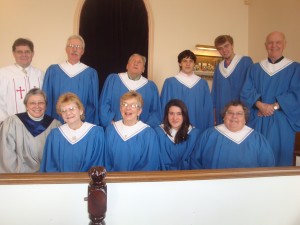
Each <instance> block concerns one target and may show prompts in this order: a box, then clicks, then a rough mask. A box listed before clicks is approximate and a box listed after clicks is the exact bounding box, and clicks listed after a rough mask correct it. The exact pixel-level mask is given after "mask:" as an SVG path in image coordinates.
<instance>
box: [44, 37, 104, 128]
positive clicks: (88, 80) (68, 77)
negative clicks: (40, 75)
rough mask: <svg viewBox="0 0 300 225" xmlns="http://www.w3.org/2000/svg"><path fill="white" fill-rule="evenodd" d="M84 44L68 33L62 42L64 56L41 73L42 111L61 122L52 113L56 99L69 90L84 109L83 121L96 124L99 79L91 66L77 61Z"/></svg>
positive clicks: (82, 51) (97, 118)
mask: <svg viewBox="0 0 300 225" xmlns="http://www.w3.org/2000/svg"><path fill="white" fill-rule="evenodd" d="M84 47H85V43H84V40H83V38H82V37H81V36H79V35H72V36H70V37H69V38H68V40H67V44H66V53H67V55H68V59H67V60H66V61H65V62H62V63H60V64H55V65H51V66H50V67H49V68H48V69H47V71H46V74H45V79H44V84H43V90H44V91H45V93H46V94H47V97H48V106H47V111H46V113H47V114H48V115H50V116H52V117H54V118H55V119H58V120H60V121H61V122H63V120H62V118H61V117H60V116H59V115H58V114H57V112H56V102H57V100H58V98H59V96H60V95H61V94H64V93H66V92H73V93H74V94H76V95H77V96H78V97H79V98H80V100H81V102H82V103H83V105H84V108H85V121H86V122H89V123H93V124H99V115H98V108H99V107H98V104H99V103H98V102H99V81H98V73H97V71H96V70H95V69H93V68H91V67H89V66H87V65H85V64H83V63H82V62H80V58H81V56H82V55H83V53H84Z"/></svg>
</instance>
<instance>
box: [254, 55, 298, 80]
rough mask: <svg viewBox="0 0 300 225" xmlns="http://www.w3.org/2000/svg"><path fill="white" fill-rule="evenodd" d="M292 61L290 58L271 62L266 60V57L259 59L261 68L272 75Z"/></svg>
mask: <svg viewBox="0 0 300 225" xmlns="http://www.w3.org/2000/svg"><path fill="white" fill-rule="evenodd" d="M291 63H293V61H292V60H290V59H287V58H283V59H282V60H281V61H280V62H278V63H275V64H272V63H270V62H269V61H268V59H264V60H262V61H260V63H259V64H260V66H261V68H262V69H263V70H264V71H265V72H266V73H267V74H269V76H273V75H274V74H276V73H278V72H279V71H281V70H283V69H284V68H286V67H287V66H289V65H290V64H291Z"/></svg>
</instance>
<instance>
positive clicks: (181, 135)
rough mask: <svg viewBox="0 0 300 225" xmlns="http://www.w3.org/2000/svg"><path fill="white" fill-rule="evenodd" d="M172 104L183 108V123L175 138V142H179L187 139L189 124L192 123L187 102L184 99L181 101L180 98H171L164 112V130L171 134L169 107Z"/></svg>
mask: <svg viewBox="0 0 300 225" xmlns="http://www.w3.org/2000/svg"><path fill="white" fill-rule="evenodd" d="M172 106H177V107H179V108H180V109H181V113H182V118H183V121H182V125H181V127H180V128H179V130H178V131H177V133H176V135H175V138H174V140H175V143H176V144H178V143H180V142H183V141H185V140H187V138H188V130H189V126H190V125H191V124H190V119H189V114H188V110H187V108H186V106H185V104H184V103H183V101H181V100H179V99H171V100H170V101H169V102H168V103H167V105H166V107H165V113H164V119H163V125H164V130H165V132H166V133H167V134H168V135H170V136H171V133H170V130H171V128H172V127H171V124H170V122H169V120H168V114H169V109H170V108H171V107H172Z"/></svg>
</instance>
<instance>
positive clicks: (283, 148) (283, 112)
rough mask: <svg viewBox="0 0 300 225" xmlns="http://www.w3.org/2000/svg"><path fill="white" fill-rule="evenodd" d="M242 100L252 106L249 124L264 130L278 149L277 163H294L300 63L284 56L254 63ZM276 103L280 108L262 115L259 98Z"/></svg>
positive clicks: (298, 127) (299, 109) (299, 112)
mask: <svg viewBox="0 0 300 225" xmlns="http://www.w3.org/2000/svg"><path fill="white" fill-rule="evenodd" d="M241 100H242V101H244V102H245V103H246V104H247V106H248V107H249V109H250V119H249V123H248V125H249V126H250V127H252V128H254V129H255V130H257V131H258V132H261V133H262V134H263V135H264V136H265V137H266V138H267V140H268V141H269V142H270V144H271V146H272V149H273V151H274V156H275V161H276V166H291V165H292V164H293V151H294V143H295V132H298V131H300V66H299V63H296V62H293V61H291V60H289V59H287V58H284V59H283V60H281V61H280V62H278V63H276V64H271V63H269V62H268V60H267V59H265V60H263V61H261V62H260V63H256V64H254V65H253V66H252V67H250V69H249V71H248V74H247V78H246V81H245V84H244V86H243V90H242V92H241ZM258 100H261V101H262V102H263V103H268V104H272V103H274V102H278V103H279V105H280V109H279V110H276V111H275V112H274V114H273V115H272V116H267V117H260V116H258V115H257V113H258V109H257V107H256V106H255V103H256V101H258Z"/></svg>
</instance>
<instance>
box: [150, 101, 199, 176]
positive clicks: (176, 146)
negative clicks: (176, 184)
mask: <svg viewBox="0 0 300 225" xmlns="http://www.w3.org/2000/svg"><path fill="white" fill-rule="evenodd" d="M155 131H156V133H157V135H158V138H159V144H160V154H161V159H162V163H163V167H162V169H163V170H187V169H189V163H188V159H189V155H190V154H191V152H192V151H193V149H194V147H195V143H196V141H197V139H198V136H199V132H200V131H199V130H198V129H197V128H195V127H193V126H192V125H191V124H190V119H189V115H188V110H187V108H186V105H185V104H184V103H183V102H182V101H181V100H179V99H171V100H170V101H169V102H168V103H167V105H166V107H165V110H164V119H163V124H161V125H160V126H158V127H157V128H156V129H155Z"/></svg>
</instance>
